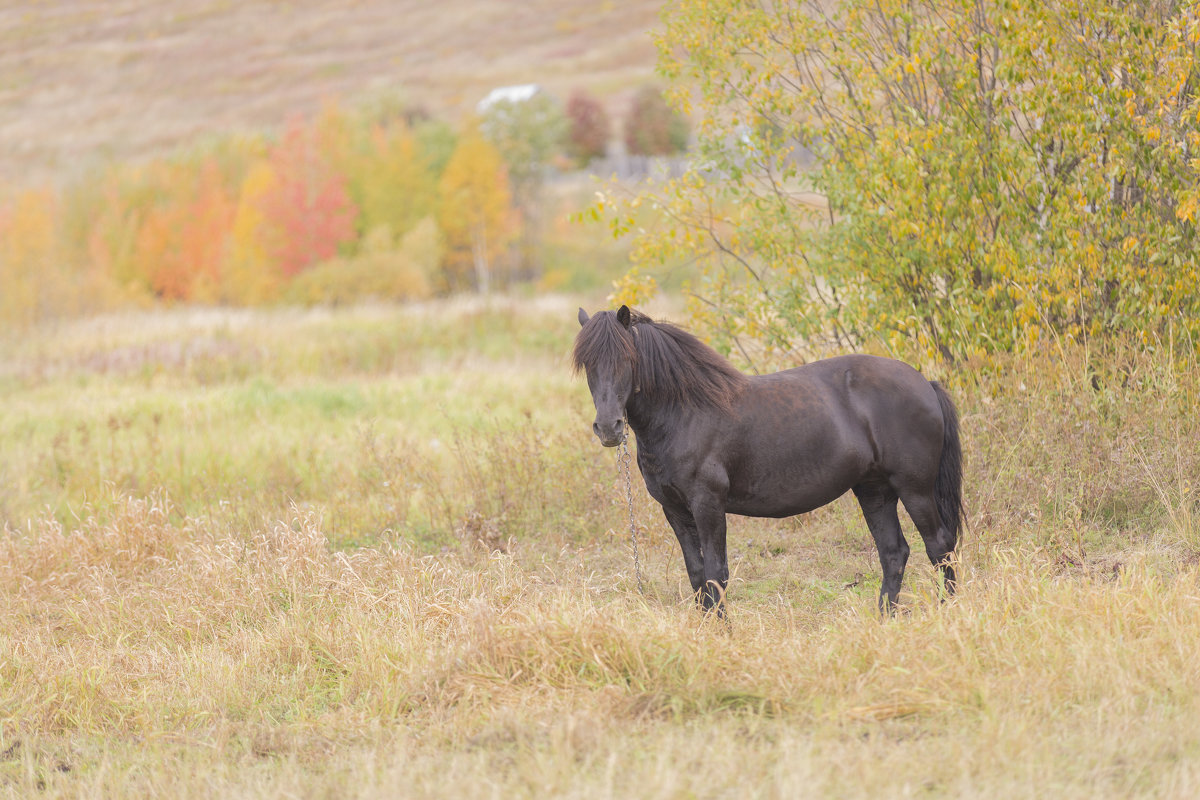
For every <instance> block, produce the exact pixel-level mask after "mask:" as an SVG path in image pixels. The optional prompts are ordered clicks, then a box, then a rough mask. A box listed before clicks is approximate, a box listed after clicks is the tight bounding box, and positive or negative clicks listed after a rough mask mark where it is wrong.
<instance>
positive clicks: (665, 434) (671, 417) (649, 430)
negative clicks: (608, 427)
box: [625, 391, 686, 449]
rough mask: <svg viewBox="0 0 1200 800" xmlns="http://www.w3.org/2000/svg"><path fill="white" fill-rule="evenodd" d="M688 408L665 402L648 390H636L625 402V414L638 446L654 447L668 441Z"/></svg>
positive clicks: (643, 447)
mask: <svg viewBox="0 0 1200 800" xmlns="http://www.w3.org/2000/svg"><path fill="white" fill-rule="evenodd" d="M685 412H686V410H685V409H683V408H680V407H678V406H677V405H675V404H671V403H665V402H663V401H662V400H661V399H659V398H655V397H654V396H653V395H650V394H647V393H646V392H640V391H639V392H635V393H634V395H633V397H631V398H630V399H629V402H628V403H626V404H625V416H626V418H627V419H628V420H629V427H630V428H632V429H633V433H634V435H635V436H637V440H638V447H639V448H641V449H652V448H654V447H655V446H657V445H658V444H660V443H662V442H664V441H666V440H667V439H668V438H670V436H671V432H672V430H674V428H675V427H676V426H677V424H678V420H679V419H680V417H681V415H682V414H683V413H685Z"/></svg>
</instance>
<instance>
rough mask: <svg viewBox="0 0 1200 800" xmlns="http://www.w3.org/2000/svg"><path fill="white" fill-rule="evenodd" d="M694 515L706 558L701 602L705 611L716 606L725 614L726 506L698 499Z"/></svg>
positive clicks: (726, 585) (727, 568)
mask: <svg viewBox="0 0 1200 800" xmlns="http://www.w3.org/2000/svg"><path fill="white" fill-rule="evenodd" d="M692 517H693V518H695V520H696V531H697V533H698V534H699V538H700V548H701V550H702V551H703V560H704V565H703V566H704V587H703V588H704V592H703V594H702V595H701V602H702V604H703V605H704V609H705V610H706V611H711V610H712V609H714V608H715V609H716V610H717V616H718V617H724V616H725V590H726V589H727V588H728V586H729V561H728V559H727V558H726V556H725V506H724V504H723V503H718V502H716V501H712V500H709V501H705V502H699V503H695V504H694V505H693V507H692Z"/></svg>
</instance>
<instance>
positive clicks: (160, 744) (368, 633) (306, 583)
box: [0, 296, 1200, 798]
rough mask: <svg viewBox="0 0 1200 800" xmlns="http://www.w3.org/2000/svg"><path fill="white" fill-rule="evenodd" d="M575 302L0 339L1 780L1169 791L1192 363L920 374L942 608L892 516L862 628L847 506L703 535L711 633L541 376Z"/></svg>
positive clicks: (742, 791) (183, 793)
mask: <svg viewBox="0 0 1200 800" xmlns="http://www.w3.org/2000/svg"><path fill="white" fill-rule="evenodd" d="M580 304H582V305H585V306H587V307H588V308H589V310H592V309H595V308H599V307H600V306H601V304H602V301H601V300H600V299H599V298H598V297H587V296H584V297H566V296H541V297H526V296H512V297H496V298H491V299H451V300H442V301H432V302H429V303H424V304H412V305H406V306H389V305H376V306H362V307H354V308H341V309H318V310H288V309H256V310H216V309H174V310H170V309H168V310H158V311H142V312H128V313H122V314H116V315H110V316H102V317H96V318H92V319H86V320H78V321H72V322H62V323H58V324H55V325H45V326H40V327H35V328H33V329H31V330H28V331H25V332H22V333H20V334H19V335H18V334H15V333H9V334H5V337H6V338H5V339H4V340H3V342H2V344H3V348H2V349H0V354H2V358H0V409H2V411H0V523H2V524H3V527H4V532H3V536H2V537H0V551H2V552H0V796H10V797H26V796H31V795H34V794H37V796H43V797H98V796H102V797H111V796H122V797H137V796H155V797H192V796H205V797H208V796H225V797H241V796H247V797H250V796H253V797H293V796H302V797H364V798H370V797H383V796H388V797H392V796H403V797H441V796H456V795H457V796H472V797H542V796H563V797H634V796H636V797H657V798H685V797H732V796H737V797H764V798H773V797H806V796H812V797H872V796H878V795H879V794H881V793H886V794H888V795H892V796H901V797H909V796H931V797H932V796H954V797H996V796H1004V797H1044V796H1048V795H1054V796H1059V797H1089V798H1091V797H1097V796H1113V797H1116V796H1119V797H1139V796H1140V797H1192V796H1195V795H1196V794H1197V793H1198V792H1200V731H1198V730H1197V728H1196V726H1195V720H1196V719H1197V717H1198V715H1200V666H1198V665H1200V613H1198V611H1200V581H1198V578H1200V572H1198V570H1200V567H1198V563H1200V524H1198V520H1197V513H1198V511H1200V509H1198V508H1197V502H1196V493H1195V486H1194V480H1195V478H1194V476H1195V475H1196V474H1197V473H1198V469H1197V468H1198V467H1200V456H1198V455H1197V448H1196V442H1197V441H1200V422H1198V421H1197V418H1196V414H1195V409H1196V408H1197V400H1198V399H1200V398H1198V397H1197V391H1198V389H1200V382H1198V380H1197V376H1198V375H1200V372H1198V371H1197V370H1196V368H1195V363H1194V361H1189V360H1188V359H1187V358H1183V357H1181V356H1179V354H1177V353H1171V352H1166V351H1163V352H1153V351H1146V350H1144V349H1141V350H1134V349H1130V350H1128V351H1126V350H1123V349H1122V348H1120V347H1119V346H1116V345H1106V346H1105V347H1104V348H1103V349H1096V350H1092V351H1089V350H1087V349H1084V348H1081V347H1071V348H1068V347H1065V346H1064V347H1062V348H1057V347H1054V346H1051V347H1048V348H1047V350H1046V352H1045V353H1043V354H1041V355H1038V354H1032V355H1027V356H1022V357H1021V358H1019V359H1018V358H1013V359H1007V360H1004V359H1002V360H998V361H996V362H993V363H991V364H988V365H984V366H981V367H979V368H977V369H974V370H971V371H968V370H962V371H959V372H950V373H948V374H938V375H936V377H938V378H939V379H941V380H944V381H945V382H946V383H947V384H948V386H949V387H950V389H951V391H952V394H953V395H954V396H955V397H956V399H957V402H958V405H959V410H960V414H961V418H962V430H963V435H964V444H965V451H966V457H967V472H966V480H965V493H966V503H967V510H968V514H969V519H970V523H969V527H968V529H967V532H966V534H965V536H964V539H963V544H962V547H961V550H960V559H961V565H962V572H961V574H962V575H963V580H962V582H961V588H960V592H959V594H958V595H957V596H956V597H955V598H954V599H953V600H951V601H949V602H946V603H940V602H939V601H938V598H937V595H936V591H935V587H934V582H933V571H932V569H931V568H930V567H929V565H928V563H927V562H926V560H925V558H924V554H923V553H922V552H921V548H920V547H919V546H918V537H916V536H915V534H914V533H913V532H912V527H911V524H910V523H909V522H908V520H907V518H906V517H904V516H903V515H902V521H903V523H904V525H905V530H906V534H907V535H908V536H909V539H910V542H911V543H912V544H913V545H914V552H913V558H912V559H911V560H910V564H909V570H908V574H907V576H906V581H905V592H904V595H903V604H902V609H901V611H900V613H898V614H897V615H896V616H895V617H894V618H889V619H880V618H879V616H878V614H877V612H876V608H875V595H876V593H877V592H878V587H879V568H878V564H877V561H876V555H875V551H874V547H873V545H872V543H871V540H870V537H869V535H868V534H867V531H866V526H865V524H864V523H863V521H862V519H861V517H860V515H859V514H858V511H857V508H856V506H855V505H854V503H853V501H852V500H851V499H849V498H843V499H841V500H839V501H838V502H836V503H834V504H832V505H831V506H829V507H827V508H825V509H822V510H820V511H818V512H815V513H813V514H809V515H807V516H804V517H800V518H796V519H792V520H784V521H764V520H749V519H741V518H731V525H730V534H729V547H730V562H731V571H732V573H733V580H732V581H731V589H730V603H731V614H730V619H729V621H728V623H725V622H722V621H719V620H716V619H708V618H705V617H704V616H703V615H701V614H700V613H699V612H698V611H697V610H696V609H695V607H694V605H693V603H692V600H691V598H690V597H688V596H686V591H685V588H684V587H685V586H686V578H685V576H684V570H683V566H682V558H681V557H680V555H679V553H678V548H677V546H676V544H675V542H674V539H673V537H672V536H671V535H670V531H669V529H668V528H667V526H666V525H665V523H664V522H663V521H662V520H661V518H660V515H659V512H658V510H657V507H656V506H655V505H654V503H653V502H652V501H651V500H650V499H649V497H648V496H646V495H645V492H644V489H642V488H641V486H640V483H635V503H634V517H635V522H636V526H637V529H638V533H639V540H640V546H641V558H642V569H643V577H644V579H645V583H646V592H645V594H639V593H638V591H637V588H636V581H635V579H634V574H633V559H632V553H631V550H630V545H629V539H628V533H629V520H628V518H627V516H626V507H625V497H624V485H623V482H622V480H621V478H620V476H619V474H618V471H617V461H616V454H615V453H614V452H613V451H611V450H605V449H603V448H602V447H601V446H600V445H599V443H598V442H597V441H596V440H595V438H594V436H593V435H592V434H591V430H590V423H591V419H592V409H591V404H590V398H589V396H588V394H587V390H586V387H585V385H584V382H583V380H582V379H581V378H577V377H574V376H573V375H572V374H571V372H570V368H569V364H568V358H567V356H568V353H569V349H570V345H571V342H572V339H573V337H574V334H575V331H576V330H577V323H576V322H575V307H576V306H577V305H580ZM648 310H649V311H650V312H651V313H654V314H661V315H665V316H668V317H674V318H676V319H682V312H681V310H680V305H679V302H678V301H677V300H671V299H669V298H668V299H666V300H663V301H660V303H659V304H658V305H657V306H652V307H651V308H650V309H648ZM636 480H637V477H636V476H635V481H636Z"/></svg>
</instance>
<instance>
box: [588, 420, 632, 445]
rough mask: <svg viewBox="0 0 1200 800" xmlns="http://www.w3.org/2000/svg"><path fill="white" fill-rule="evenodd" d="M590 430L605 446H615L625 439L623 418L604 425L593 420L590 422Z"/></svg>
mask: <svg viewBox="0 0 1200 800" xmlns="http://www.w3.org/2000/svg"><path fill="white" fill-rule="evenodd" d="M592 431H593V432H594V433H595V434H596V438H598V439H599V440H600V444H602V445H604V446H605V447H616V446H617V445H619V444H620V443H621V442H623V441H625V436H626V430H625V420H623V419H618V420H615V421H613V422H610V423H608V424H606V425H601V424H600V423H599V422H594V423H592Z"/></svg>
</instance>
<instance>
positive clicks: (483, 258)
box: [438, 130, 511, 293]
mask: <svg viewBox="0 0 1200 800" xmlns="http://www.w3.org/2000/svg"><path fill="white" fill-rule="evenodd" d="M508 187H509V184H508V173H507V170H506V169H505V165H504V161H503V159H502V158H501V156H500V153H499V151H498V150H496V148H495V147H493V146H492V145H491V144H489V143H488V142H487V140H485V139H484V138H483V137H482V136H481V135H480V134H479V132H478V131H476V130H469V131H467V132H466V133H464V134H463V135H462V136H461V137H460V138H459V141H458V146H457V147H456V148H455V150H454V153H453V155H451V157H450V160H449V162H447V164H446V169H445V171H444V172H443V173H442V178H441V181H440V182H439V184H438V190H439V197H440V201H439V211H438V223H439V227H441V229H442V231H443V233H444V235H445V245H446V264H447V270H446V278H447V281H448V283H449V284H450V285H451V286H455V285H461V284H462V283H463V282H464V277H466V276H467V275H469V276H470V278H467V280H468V281H470V282H471V283H472V284H473V286H474V288H475V289H476V290H477V291H480V292H484V293H486V292H488V291H489V290H490V289H491V287H492V284H493V282H494V281H493V277H494V273H495V272H496V267H497V262H498V260H499V259H500V257H501V255H502V254H503V252H504V250H505V248H506V246H507V243H508V240H509V238H510V235H511V196H510V194H509V188H508Z"/></svg>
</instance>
